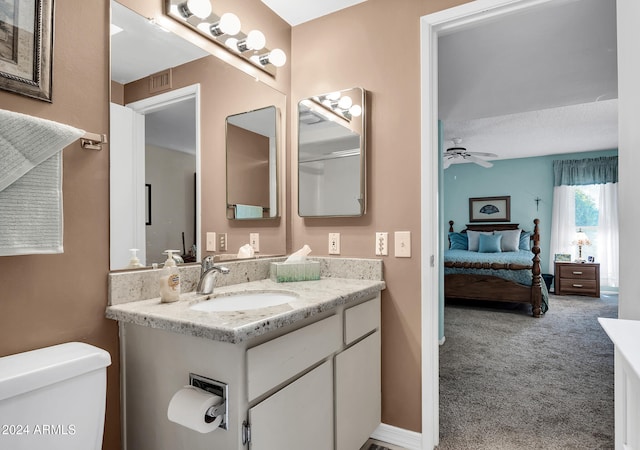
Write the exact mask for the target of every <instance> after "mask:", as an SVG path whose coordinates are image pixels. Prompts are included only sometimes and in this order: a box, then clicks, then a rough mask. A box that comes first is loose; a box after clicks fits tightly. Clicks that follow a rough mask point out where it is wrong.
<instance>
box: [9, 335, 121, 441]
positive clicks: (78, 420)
mask: <svg viewBox="0 0 640 450" xmlns="http://www.w3.org/2000/svg"><path fill="white" fill-rule="evenodd" d="M110 364H111V356H110V355H109V353H107V352H106V351H104V350H102V349H100V348H97V347H94V346H92V345H89V344H84V343H81V342H69V343H66V344H60V345H55V346H53V347H47V348H42V349H38V350H33V351H30V352H25V353H18V354H16V355H10V356H5V357H3V358H0V449H5V448H6V449H12V450H39V449H43V450H44V449H47V450H93V449H96V450H97V449H100V448H101V447H102V433H103V428H104V412H105V401H106V381H107V374H106V368H107V366H109V365H110Z"/></svg>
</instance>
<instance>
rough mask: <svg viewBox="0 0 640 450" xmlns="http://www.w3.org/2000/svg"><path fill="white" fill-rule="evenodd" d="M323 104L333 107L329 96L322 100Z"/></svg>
mask: <svg viewBox="0 0 640 450" xmlns="http://www.w3.org/2000/svg"><path fill="white" fill-rule="evenodd" d="M322 104H323V105H324V106H326V107H327V108H331V100H329V99H328V98H327V99H324V100H323V101H322Z"/></svg>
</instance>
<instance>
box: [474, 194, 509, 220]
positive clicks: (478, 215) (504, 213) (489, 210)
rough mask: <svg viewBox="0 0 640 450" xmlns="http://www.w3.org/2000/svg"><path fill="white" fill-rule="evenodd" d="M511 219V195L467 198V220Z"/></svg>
mask: <svg viewBox="0 0 640 450" xmlns="http://www.w3.org/2000/svg"><path fill="white" fill-rule="evenodd" d="M509 221H511V196H509V195H507V196H501V197H474V198H470V199H469V222H509Z"/></svg>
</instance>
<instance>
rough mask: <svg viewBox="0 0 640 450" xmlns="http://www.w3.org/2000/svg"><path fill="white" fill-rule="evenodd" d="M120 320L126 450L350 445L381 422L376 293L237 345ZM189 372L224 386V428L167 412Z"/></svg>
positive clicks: (344, 449) (343, 448)
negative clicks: (194, 426)
mask: <svg viewBox="0 0 640 450" xmlns="http://www.w3.org/2000/svg"><path fill="white" fill-rule="evenodd" d="M354 303H355V302H354ZM120 326H121V352H122V357H123V394H124V395H123V408H124V413H123V417H124V420H125V429H124V435H125V443H126V445H125V446H124V448H125V449H128V450H133V449H135V450H145V449H150V450H176V449H189V450H200V449H202V450H204V449H207V450H209V449H211V448H221V449H222V448H224V449H230V450H231V449H234V450H235V449H237V450H247V449H248V450H284V449H303V448H313V449H314V450H315V449H317V450H325V449H326V450H332V449H336V450H357V449H359V448H360V447H361V446H362V445H363V444H364V443H365V442H366V440H367V439H368V437H369V436H370V434H371V433H372V432H373V430H374V429H375V428H376V427H377V426H378V425H379V424H380V409H381V394H380V392H381V387H380V294H379V293H378V294H377V295H376V296H375V297H374V298H370V299H368V300H366V301H361V302H360V303H357V304H356V305H355V306H352V303H351V304H348V305H342V306H338V307H337V308H335V309H334V310H332V311H325V312H324V313H322V314H319V315H318V318H317V319H313V318H307V319H303V320H302V321H301V322H299V323H295V324H293V325H291V326H288V327H285V328H282V329H278V330H276V331H274V332H271V333H268V334H265V335H262V336H260V337H257V338H252V339H249V340H247V341H243V342H240V343H238V344H230V343H225V342H219V341H215V340H210V339H204V338H199V337H195V336H189V335H185V334H181V333H174V332H172V331H169V330H162V329H155V328H151V327H146V326H142V325H134V324H129V323H122V322H121V323H120ZM189 373H195V374H197V375H200V376H203V377H206V378H210V379H213V380H217V381H220V382H223V383H227V384H228V395H229V398H228V411H229V418H228V426H227V429H226V430H225V429H217V430H215V431H213V432H211V433H206V434H200V433H198V432H196V431H193V430H190V429H188V428H185V427H182V426H180V425H178V424H175V423H173V422H170V421H169V420H168V419H167V415H166V411H167V406H168V402H169V401H170V399H171V396H172V395H173V393H175V392H176V391H177V390H179V389H180V388H181V387H182V386H183V385H185V384H187V382H188V377H189ZM247 437H248V438H249V440H248V442H247V441H246V439H245V438H247Z"/></svg>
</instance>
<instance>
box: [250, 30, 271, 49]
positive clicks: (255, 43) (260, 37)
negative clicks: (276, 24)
mask: <svg viewBox="0 0 640 450" xmlns="http://www.w3.org/2000/svg"><path fill="white" fill-rule="evenodd" d="M266 43H267V39H266V38H265V37H264V34H262V32H261V31H259V30H251V31H249V34H248V35H247V48H249V49H250V50H260V49H262V48H264V46H265V45H266Z"/></svg>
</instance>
